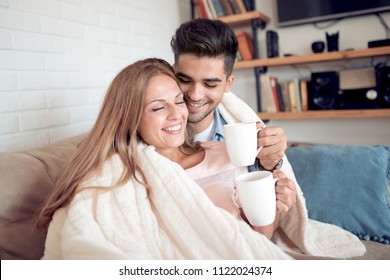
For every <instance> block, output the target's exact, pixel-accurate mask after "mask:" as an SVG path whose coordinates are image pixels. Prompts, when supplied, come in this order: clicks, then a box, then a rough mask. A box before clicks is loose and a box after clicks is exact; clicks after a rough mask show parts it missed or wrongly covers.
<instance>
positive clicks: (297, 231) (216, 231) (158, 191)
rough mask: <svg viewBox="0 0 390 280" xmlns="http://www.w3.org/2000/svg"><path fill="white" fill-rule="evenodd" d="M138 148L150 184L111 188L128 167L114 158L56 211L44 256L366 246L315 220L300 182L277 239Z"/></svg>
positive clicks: (257, 255)
mask: <svg viewBox="0 0 390 280" xmlns="http://www.w3.org/2000/svg"><path fill="white" fill-rule="evenodd" d="M231 96H232V98H233V99H235V97H234V96H233V95H231ZM226 97H229V96H226ZM224 101H225V100H224ZM229 101H231V100H229ZM233 101H234V100H233ZM238 103H239V102H238ZM224 104H225V106H226V107H229V105H228V104H229V103H225V102H224ZM235 104H237V103H235ZM234 107H235V106H234ZM230 112H233V111H230ZM233 114H235V113H233ZM227 119H228V118H227ZM238 119H240V118H238ZM245 120H247V119H245ZM138 149H139V152H140V153H141V154H142V156H141V157H140V159H139V162H138V163H139V165H140V168H141V169H142V170H143V172H144V174H145V177H146V180H147V182H148V185H149V187H150V189H149V190H148V191H147V190H146V188H145V186H144V185H142V184H140V183H138V182H137V181H136V180H135V179H132V180H130V181H129V182H127V183H126V184H124V185H122V186H118V187H114V188H113V187H109V186H111V185H112V184H113V182H115V181H116V180H117V179H118V178H119V176H120V175H121V172H122V170H123V165H122V163H121V161H120V160H119V157H118V156H117V155H115V156H113V157H112V158H111V159H110V160H108V161H107V162H106V163H105V165H104V168H103V169H102V171H101V172H100V173H99V174H96V175H95V176H94V177H93V178H91V179H90V180H88V181H86V182H84V183H83V184H82V186H81V188H85V189H84V190H82V191H81V192H79V193H78V194H77V195H76V197H75V199H74V200H73V201H72V203H71V204H70V205H69V206H68V207H67V208H62V209H60V210H58V211H57V212H56V213H55V215H54V218H53V222H52V223H51V224H50V227H49V231H48V235H47V240H46V249H45V255H44V259H290V258H291V257H290V255H289V254H286V253H285V252H284V251H290V252H299V253H302V252H303V253H304V254H306V255H315V256H330V257H335V258H346V257H352V256H358V255H362V254H363V253H364V252H365V248H364V246H363V245H362V243H361V242H360V241H359V240H358V239H357V237H355V236H354V235H352V234H350V233H348V232H346V231H344V230H342V229H340V228H338V227H336V226H333V225H327V224H322V223H319V222H316V221H312V220H309V219H308V217H307V211H306V207H305V200H304V198H303V195H302V192H301V191H300V188H299V186H298V185H297V188H298V202H297V204H296V206H294V207H293V208H292V209H290V211H289V212H288V214H286V215H284V216H283V217H282V219H281V222H280V229H279V230H278V232H277V233H276V234H275V235H276V237H275V240H274V242H276V244H275V243H274V242H272V241H270V240H268V239H267V238H266V237H264V236H263V235H261V234H259V233H257V232H255V231H253V230H252V229H251V228H250V226H249V225H248V224H246V223H245V222H244V221H239V220H237V219H236V218H234V217H233V216H232V215H231V214H229V213H228V212H226V211H225V210H223V209H220V208H218V207H216V206H214V205H213V204H212V202H211V201H210V200H209V199H208V197H207V195H206V194H205V193H204V191H203V190H202V189H201V188H200V187H199V186H198V185H197V184H196V183H194V182H193V181H192V180H191V179H190V178H189V177H188V176H187V174H186V173H185V171H184V170H183V169H182V168H181V166H180V165H178V164H176V163H174V162H172V161H170V160H168V159H167V158H165V157H163V156H161V155H159V154H158V153H157V152H156V151H155V149H154V147H152V146H146V145H143V144H140V145H139V147H138ZM286 166H287V169H291V166H290V165H289V164H288V161H286V163H285V164H284V169H286ZM287 171H288V170H287ZM287 171H286V170H285V172H286V173H287V174H289V175H291V174H292V171H290V173H288V172H287ZM86 187H92V188H86Z"/></svg>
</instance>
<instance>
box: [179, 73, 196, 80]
mask: <svg viewBox="0 0 390 280" xmlns="http://www.w3.org/2000/svg"><path fill="white" fill-rule="evenodd" d="M176 76H179V77H181V78H186V79H189V80H192V79H191V77H190V76H188V75H186V74H184V73H183V72H178V73H176Z"/></svg>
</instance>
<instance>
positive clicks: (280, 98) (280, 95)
mask: <svg viewBox="0 0 390 280" xmlns="http://www.w3.org/2000/svg"><path fill="white" fill-rule="evenodd" d="M276 93H277V96H278V104H279V111H280V112H284V111H285V110H286V109H285V105H284V100H283V91H282V85H281V83H279V82H277V83H276Z"/></svg>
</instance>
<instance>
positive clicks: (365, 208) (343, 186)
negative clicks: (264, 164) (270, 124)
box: [286, 145, 390, 244]
mask: <svg viewBox="0 0 390 280" xmlns="http://www.w3.org/2000/svg"><path fill="white" fill-rule="evenodd" d="M286 155H287V157H288V159H289V161H290V163H291V165H292V167H293V170H294V173H295V176H296V178H297V181H298V183H299V185H300V187H301V189H302V191H303V193H304V196H305V199H306V206H307V209H308V215H309V218H311V219H313V220H318V221H321V222H324V223H330V224H335V225H337V226H339V227H342V228H344V229H345V230H347V231H350V232H352V233H354V234H356V235H357V236H359V238H361V239H365V240H373V241H378V242H381V243H384V244H389V241H390V208H389V193H388V185H389V177H390V174H389V173H390V172H389V170H390V162H389V161H390V146H384V145H381V146H337V145H334V146H330V145H329V146H328V145H318V146H316V145H314V146H305V147H289V148H288V149H287V151H286Z"/></svg>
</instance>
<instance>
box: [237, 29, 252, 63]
mask: <svg viewBox="0 0 390 280" xmlns="http://www.w3.org/2000/svg"><path fill="white" fill-rule="evenodd" d="M235 34H236V37H237V41H238V50H239V52H240V54H241V57H242V59H243V60H251V59H253V44H252V36H251V35H250V34H249V33H248V32H246V31H243V30H239V31H236V32H235Z"/></svg>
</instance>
